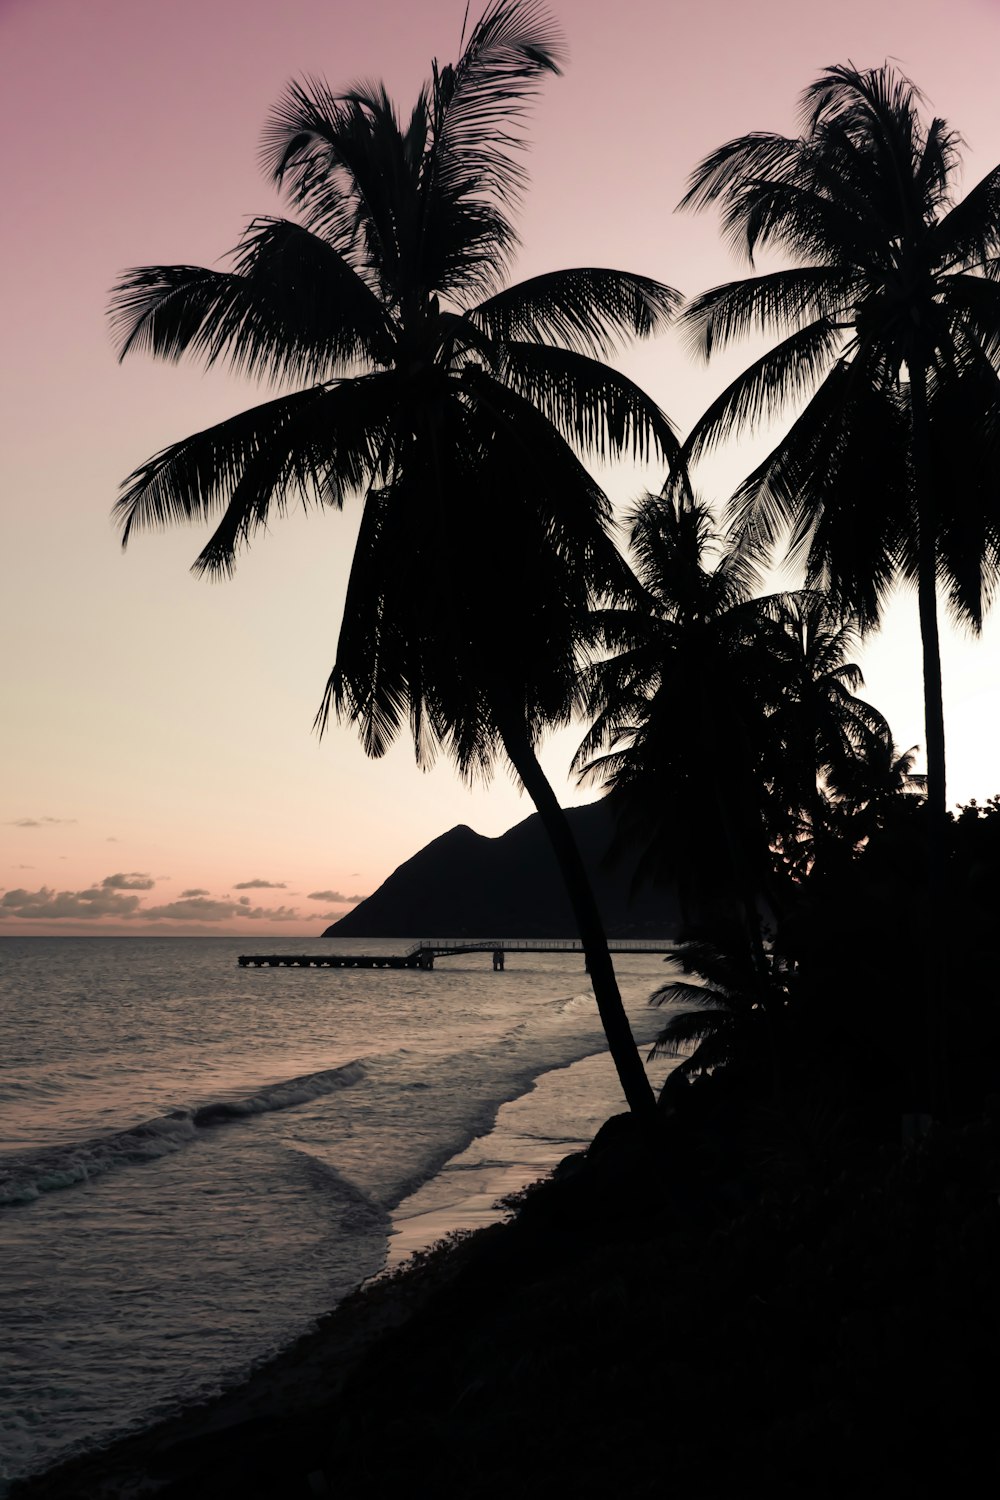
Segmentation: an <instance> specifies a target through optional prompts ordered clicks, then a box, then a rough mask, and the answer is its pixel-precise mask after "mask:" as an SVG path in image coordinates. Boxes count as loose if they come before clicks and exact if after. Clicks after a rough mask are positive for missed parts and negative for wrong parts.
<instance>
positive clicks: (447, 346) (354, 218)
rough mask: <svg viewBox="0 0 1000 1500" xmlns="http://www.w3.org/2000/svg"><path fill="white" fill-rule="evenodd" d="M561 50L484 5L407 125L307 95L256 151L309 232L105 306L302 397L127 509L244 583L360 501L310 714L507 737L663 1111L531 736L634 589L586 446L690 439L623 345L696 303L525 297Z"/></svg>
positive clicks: (348, 101) (130, 501) (274, 120)
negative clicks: (299, 522) (239, 565)
mask: <svg viewBox="0 0 1000 1500" xmlns="http://www.w3.org/2000/svg"><path fill="white" fill-rule="evenodd" d="M560 51H561V41H560V36H559V33H558V31H557V30H556V28H555V27H554V25H553V24H552V22H551V20H550V18H549V16H548V14H547V12H546V10H545V9H544V7H543V6H541V5H539V4H536V3H534V0H491V3H489V4H488V5H487V6H486V9H485V11H484V12H483V14H482V16H481V18H480V20H479V22H478V23H477V24H476V25H475V27H474V28H473V30H472V32H471V33H470V35H469V37H468V41H467V42H466V44H465V46H464V48H463V50H462V53H461V56H460V58H459V60H458V62H457V63H456V64H455V65H454V66H451V65H449V66H446V67H438V65H437V63H435V64H434V65H433V74H432V79H431V81H430V82H429V84H427V85H425V87H424V88H423V90H422V91H421V93H420V95H419V98H418V99H417V102H416V105H415V107H414V109H413V110H412V112H411V114H410V116H409V118H408V119H407V120H406V121H405V122H401V121H400V118H399V116H398V115H397V112H396V109H395V107H394V105H393V102H392V101H391V100H390V98H389V97H388V95H387V94H386V92H385V89H384V88H383V87H382V86H381V85H377V84H364V85H358V86H355V87H354V88H352V89H350V90H348V91H347V92H346V93H342V94H335V93H333V92H331V90H330V89H329V88H328V87H327V85H326V84H324V83H322V82H318V81H316V80H310V81H308V82H306V83H295V84H292V85H291V86H290V87H289V88H288V90H287V92H286V94H285V96H284V97H283V99H282V100H281V101H280V103H279V104H278V106H277V107H276V109H275V110H274V112H273V114H272V116H271V119H270V122H269V124H268V126H267V129H266V132H265V136H264V141H263V160H264V164H265V167H266V168H267V169H268V170H269V172H270V173H271V174H272V176H273V178H274V180H275V181H276V182H277V183H278V184H279V186H281V187H282V188H283V189H284V191H285V192H286V194H287V195H288V197H289V198H290V200H291V202H292V204H293V205H294V208H295V210H296V211H297V214H298V221H294V222H293V221H289V220H287V219H284V218H258V219H255V220H254V221H253V222H252V223H251V224H250V226H249V228H248V229H247V231H246V233H245V234H244V236H243V238H242V240H241V242H240V244H239V246H238V247H237V250H236V252H235V256H234V262H233V266H232V269H231V270H228V271H214V270H205V269H201V268H198V267H191V266H154V267H142V268H139V269H137V270H133V271H131V272H130V273H128V274H127V275H126V276H125V277H124V279H123V280H122V281H121V283H120V284H119V286H118V287H117V288H116V290H115V293H114V300H113V307H112V316H113V320H114V327H115V330H116V333H117V339H118V348H119V353H120V355H121V356H124V355H126V354H128V353H131V352H133V351H136V350H141V349H145V350H148V351H149V352H151V353H153V354H155V355H158V356H160V357H162V358H168V359H176V358H178V357H179V356H180V355H181V354H183V353H185V352H191V353H194V354H196V355H199V356H200V357H201V358H202V359H203V360H204V361H205V362H207V363H209V364H211V363H213V362H214V361H216V360H218V359H222V358H225V359H227V360H228V361H229V362H230V364H231V365H233V366H234V367H235V368H236V369H237V370H240V371H245V372H247V373H249V374H251V375H256V376H262V377H265V378H271V379H276V380H278V381H281V382H284V383H286V384H289V383H290V384H293V385H294V386H295V387H297V388H296V389H294V390H292V391H290V392H287V393H282V394H279V395H278V396H276V397H275V398H274V399H271V400H268V401H266V402H264V403H263V404H262V405H258V406H255V407H254V408H252V409H251V410H250V411H248V412H245V413H243V414H241V415H239V416H236V417H233V418H231V419H229V420H228V421H225V422H222V423H220V424H219V425H218V426H215V427H212V428H210V429H208V430H206V431H204V432H200V433H196V434H195V435H194V436H192V437H189V438H186V439H184V440H183V441H182V442H179V443H176V444H174V445H172V446H171V447H168V448H166V449H164V450H163V451H162V452H161V453H158V454H156V455H155V456H154V457H153V458H152V459H150V460H149V461H148V462H147V463H146V464H144V465H143V466H142V467H141V468H139V469H137V470H136V471H135V472H134V473H133V474H132V475H131V476H130V477H129V478H128V479H127V480H126V482H125V484H124V486H123V492H122V494H121V497H120V499H119V501H118V504H117V508H116V509H117V516H118V519H119V521H120V522H121V525H122V535H123V542H124V543H127V542H128V540H129V537H130V536H131V534H132V532H133V531H134V530H135V529H136V528H137V527H148V526H153V527H159V526H163V525H166V524H168V523H172V522H176V521H188V520H202V519H204V518H207V517H208V516H210V515H212V514H214V513H217V512H220V511H221V516H220V518H219V519H218V524H217V526H216V529H215V531H214V533H213V534H212V536H211V538H210V540H209V541H208V543H207V544H206V546H205V547H204V548H203V550H202V552H201V554H200V556H199V557H198V559H197V562H196V564H195V568H196V570H205V571H208V572H214V573H219V572H222V573H226V572H229V571H230V570H231V569H232V567H233V562H234V558H235V555H236V553H237V551H238V549H239V548H240V546H241V545H242V544H244V543H245V542H247V541H248V540H249V539H250V538H251V537H252V536H253V535H254V534H255V533H256V532H257V531H258V530H259V529H260V528H261V527H262V526H264V524H265V523H266V521H267V519H268V517H269V516H270V515H271V514H272V513H275V512H276V513H278V514H280V513H282V512H283V511H284V510H285V509H286V508H287V507H288V505H289V503H290V502H291V501H292V500H299V501H301V502H302V503H303V504H304V505H306V506H312V505H321V506H322V505H326V506H335V507H338V508H339V507H340V506H341V505H342V504H343V502H344V499H345V497H346V496H347V495H349V494H352V493H357V494H360V495H362V496H363V497H364V508H363V514H362V519H361V526H360V532H359V536H358V540H357V545H356V549H355V553H354V559H353V564H352V568H351V573H350V578H349V583H348V589H347V596H346V602H345V608H344V616H343V623H342V626H341V630H340V636H339V641H338V645H337V652H336V659H335V663H334V667H333V671H332V673H331V675H330V678H329V682H328V684H327V689H326V694H325V697H324V700H323V703H322V706H321V709H320V712H319V714H318V715H317V725H318V728H319V729H320V731H321V732H322V730H323V729H324V728H325V726H326V724H327V721H328V717H329V715H330V713H331V712H333V713H335V714H336V715H338V716H339V717H341V718H342V719H345V720H347V721H349V722H351V723H353V724H355V725H356V726H357V727H358V729H359V732H360V734H361V738H362V742H363V744H364V747H365V749H366V751H367V752H368V753H369V754H370V755H372V756H379V755H382V754H383V753H384V752H385V750H386V749H387V747H388V746H389V744H390V743H391V742H392V741H393V739H394V738H395V737H396V735H397V734H398V733H399V731H400V729H401V728H402V726H403V725H404V724H405V723H406V722H407V721H408V722H409V725H410V728H411V730H412V733H413V739H414V744H415V748H416V754H417V759H418V763H421V764H427V763H429V761H430V760H431V759H432V758H433V756H434V754H435V752H436V751H437V750H438V749H440V748H444V749H445V750H446V751H447V752H448V753H450V754H451V755H452V756H453V757H454V759H455V761H456V763H457V765H458V768H459V770H460V772H461V774H463V775H464V776H466V777H470V778H471V777H474V776H476V775H487V774H489V772H490V770H491V769H492V767H493V765H494V763H495V761H496V758H497V756H498V754H499V753H500V752H501V751H503V752H505V753H506V755H507V757H508V758H509V760H510V763H511V764H512V766H513V767H514V769H515V771H516V773H517V775H518V776H519V777H520V779H521V781H522V783H523V784H524V786H525V787H526V789H527V791H528V793H529V795H530V796H531V797H532V799H533V801H534V803H535V805H536V807H537V808H538V811H539V813H540V815H541V817H542V819H543V822H544V824H545V826H546V828H547V830H548V833H549V836H550V839H551V841H552V844H553V848H554V851H555V854H556V857H557V860H558V863H559V867H560V870H561V873H562V876H563V879H564V880H565V883H566V886H567V890H568V894H569V897H570V901H571V904H572V908H573V911H574V914H575V918H576V921H577V923H578V926H579V930H580V935H581V939H582V942H583V946H584V949H585V951H586V955H587V961H588V966H589V969H590V974H591V978H592V982H593V986H594V992H595V996H596V998H597V1003H598V1007H599V1010H600V1014H601V1018H602V1021H603V1024H604V1027H605V1031H606V1033H607V1036H608V1042H609V1046H610V1050H611V1052H612V1054H613V1057H614V1061H615V1064H616V1066H617V1068H618V1073H619V1076H620V1078H621V1081H622V1086H623V1089H624V1092H625V1095H626V1098H627V1100H628V1102H629V1104H630V1106H631V1107H632V1109H633V1110H636V1111H639V1112H642V1113H644V1114H646V1115H647V1116H648V1115H650V1114H651V1111H652V1108H653V1098H652V1093H651V1091H650V1088H649V1084H648V1082H647V1080H646V1076H645V1072H644V1070H643V1067H642V1063H641V1060H640V1058H639V1055H638V1052H637V1051H636V1048H635V1044H634V1041H633V1039H632V1035H631V1032H630V1030H629V1026H628V1022H627V1018H626V1016H625V1012H624V1009H623V1007H622V1003H621V998H620V995H619V991H618V986H617V981H616V979H615V974H614V969H613V966H612V963H611V958H610V955H609V952H608V946H607V942H606V939H605V935H604V932H603V927H602V924H601V920H600V916H599V913H598V910H597V906H596V903H595V900H594V897H593V894H592V891H591V888H590V884H589V881H588V878H587V876H586V873H585V870H584V867H583V864H582V862H581V860H580V857H579V853H578V851H577V849H576V846H575V843H574V840H573V837H572V833H571V831H570V829H569V826H568V824H567V823H566V820H565V818H564V816H563V814H562V811H561V809H560V808H559V805H558V802H557V800H556V798H555V795H554V793H553V792H552V789H551V787H550V786H549V784H548V782H547V781H546V779H545V776H544V774H543V772H542V770H541V768H540V766H539V763H538V760H537V756H536V745H537V742H538V739H539V736H540V735H541V733H542V732H543V730H544V729H545V728H547V727H548V726H550V725H553V724H558V723H560V722H563V721H565V720H566V719H567V718H568V717H569V714H570V712H571V709H572V707H573V703H574V694H575V691H576V688H575V680H576V671H577V662H578V650H579V647H580V644H581V641H582V638H583V634H584V627H585V621H586V613H587V609H588V606H589V605H590V602H591V600H592V598H593V597H599V598H600V597H605V596H607V595H608V594H612V595H614V594H615V593H617V592H620V590H621V588H622V586H623V581H622V580H623V576H624V570H623V565H622V562H621V559H620V557H619V555H618V553H617V550H616V548H615V546H614V544H613V542H612V541H611V539H610V537H609V535H608V531H607V527H608V523H609V520H610V513H609V506H608V502H607V500H606V498H605V496H604V494H603V492H602V491H601V489H600V488H599V486H598V485H597V484H596V483H595V482H594V480H593V479H592V478H591V476H590V475H589V473H588V472H587V470H586V469H585V467H584V465H583V463H582V461H581V458H580V457H579V456H578V454H583V455H586V454H596V455H598V456H601V457H604V456H606V455H609V454H615V453H620V452H623V451H631V452H632V453H633V454H636V455H647V454H652V455H654V456H655V455H664V456H665V457H666V458H667V459H668V460H671V459H672V458H673V457H674V456H675V455H676V452H677V443H676V440H675V437H674V434H673V431H672V429H671V426H670V424H669V422H668V421H667V419H666V418H665V416H664V415H663V413H662V412H661V411H660V410H659V408H658V407H657V406H656V405H655V404H654V403H653V402H652V401H650V400H649V399H648V398H647V397H646V396H645V395H644V394H643V393H642V392H641V391H640V390H639V389H638V388H637V387H636V386H635V385H634V384H633V383H632V382H630V381H629V380H628V379H626V378H625V377H624V376H623V375H621V374H619V373H618V372H617V371H615V370H614V369H612V368H610V367H609V366H608V365H607V364H606V363H605V360H606V358H607V357H608V356H609V355H610V354H611V353H612V352H613V351H614V349H615V348H616V347H618V346H619V345H620V343H621V342H622V341H623V340H625V339H629V338H632V337H646V336H648V335H651V334H653V333H655V332H656V331H657V330H659V329H660V328H662V327H663V326H664V325H665V324H666V322H667V321H668V320H669V318H670V317H671V315H672V313H673V312H674V311H675V309H676V307H677V306H678V305H679V300H680V299H679V298H678V296H677V294H676V293H675V292H674V291H672V290H671V289H670V288H669V287H666V286H664V285H662V284H660V283H658V282H656V281H652V280H649V279H648V278H644V277H641V276H634V275H629V274H627V273H624V272H619V271H613V270H604V269H594V268H582V269H576V270H567V271H559V272H554V273H552V274H549V275H543V276H538V277H535V278H533V279H531V280H528V281H525V282H522V283H520V284H518V285H514V286H505V285H504V280H505V272H506V270H507V267H508V266H509V263H510V260H511V258H512V255H513V253H514V250H515V249H516V246H517V237H516V233H515V230H514V214H515V211H516V208H517V205H518V202H519V199H520V195H521V193H522V191H523V189H524V186H525V173H524V168H523V165H522V163H521V162H520V160H519V159H518V151H519V149H520V147H521V146H522V145H523V139H522V135H521V130H520V126H521V122H522V117H523V114H524V111H525V109H526V106H527V104H528V103H529V102H530V100H531V97H532V95H533V93H534V92H535V90H536V88H537V87H538V84H539V82H540V80H541V79H542V78H543V76H544V75H545V74H547V73H554V72H558V71H559V68H558V61H559V58H560Z"/></svg>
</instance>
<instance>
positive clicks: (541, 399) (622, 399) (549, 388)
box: [500, 340, 680, 463]
mask: <svg viewBox="0 0 1000 1500" xmlns="http://www.w3.org/2000/svg"><path fill="white" fill-rule="evenodd" d="M500 376H501V378H502V380H503V381H504V383H505V384H507V385H509V386H510V388H511V390H513V391H516V392H517V393H518V395H520V396H522V397H524V398H525V399H526V400H527V401H530V403H531V404H532V406H534V407H535V408H536V409H537V410H538V411H540V412H542V413H543V414H544V415H545V417H546V419H547V420H548V421H549V422H551V423H552V425H553V427H555V429H556V431H557V432H559V433H561V434H562V436H563V437H564V438H565V439H566V440H567V441H568V442H570V443H572V444H574V446H575V447H577V448H579V449H580V451H581V452H583V453H588V454H594V455H596V456H597V457H600V458H606V457H611V456H614V455H617V454H621V453H629V454H631V455H632V456H633V457H634V458H639V459H647V458H653V457H658V458H663V459H665V460H666V461H667V462H668V463H673V462H676V461H677V460H678V458H679V454H680V443H679V441H678V439H677V436H676V433H675V431H674V428H673V424H672V423H671V422H670V420H669V418H668V417H667V416H666V415H665V414H664V413H663V412H662V411H661V410H660V408H659V406H657V404H656V402H655V401H653V400H652V399H651V398H650V397H649V396H647V395H646V393H645V392H644V391H642V390H641V389H640V388H639V386H637V385H636V384H635V382H634V381H631V380H629V379H628V377H627V376H625V375H622V374H621V373H620V372H619V371H618V370H614V369H612V368H611V367H610V366H609V365H605V364H603V363H601V362H600V361H599V360H594V359H589V358H588V357H587V356H586V355H584V354H578V353H576V351H575V350H571V349H559V348H554V347H552V346H549V345H542V344H529V343H521V342H519V341H516V340H512V341H511V342H510V343H509V344H507V345H506V346H505V349H504V358H503V362H502V366H501V370H500Z"/></svg>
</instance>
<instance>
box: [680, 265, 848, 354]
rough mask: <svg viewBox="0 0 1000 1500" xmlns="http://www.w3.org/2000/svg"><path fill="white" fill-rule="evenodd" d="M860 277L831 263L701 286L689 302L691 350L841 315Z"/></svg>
mask: <svg viewBox="0 0 1000 1500" xmlns="http://www.w3.org/2000/svg"><path fill="white" fill-rule="evenodd" d="M856 290H857V278H856V276H855V275H854V274H853V273H852V272H847V273H845V272H842V271H831V270H830V269H829V268H828V267H826V266H805V267H802V268H797V269H794V270H787V271H776V272H773V273H772V274H771V275H768V276H751V277H747V278H745V279H744V280H742V281H731V282H727V283H726V284H725V285H723V286H717V287H713V288H712V289H711V290H710V291H707V292H702V293H701V294H700V296H698V297H694V298H692V299H691V301H690V302H688V303H687V305H686V306H685V308H684V310H683V312H682V314H681V326H682V329H683V332H684V336H685V342H686V343H687V344H688V346H689V348H690V349H691V350H692V352H695V353H698V354H700V355H702V356H703V357H704V358H706V359H707V358H708V357H709V356H710V355H711V354H712V353H713V352H714V351H715V349H716V347H718V346H725V345H726V344H728V343H729V342H731V341H732V340H733V339H740V338H748V337H750V336H751V335H752V334H754V333H770V332H772V331H773V330H774V329H776V328H778V329H790V330H792V331H798V330H799V329H800V327H801V326H802V325H803V324H807V325H811V324H812V323H814V322H816V321H820V320H825V321H827V322H833V321H837V320H838V319H839V318H840V317H841V316H842V315H843V313H844V310H845V308H846V307H847V306H848V305H849V299H850V296H851V293H852V291H856Z"/></svg>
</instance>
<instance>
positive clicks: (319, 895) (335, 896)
mask: <svg viewBox="0 0 1000 1500" xmlns="http://www.w3.org/2000/svg"><path fill="white" fill-rule="evenodd" d="M364 899H365V898H364V896H344V895H342V894H341V892H340V891H310V892H309V900H310V901H335V902H338V903H339V904H340V905H342V906H353V905H354V903H355V902H356V901H364Z"/></svg>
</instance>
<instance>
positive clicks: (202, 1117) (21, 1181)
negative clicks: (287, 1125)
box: [0, 1059, 365, 1208]
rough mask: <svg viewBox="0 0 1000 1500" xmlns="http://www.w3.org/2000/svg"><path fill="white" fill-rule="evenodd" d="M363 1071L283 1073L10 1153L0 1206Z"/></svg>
mask: <svg viewBox="0 0 1000 1500" xmlns="http://www.w3.org/2000/svg"><path fill="white" fill-rule="evenodd" d="M364 1076H365V1068H364V1064H363V1063H361V1062H360V1061H358V1060H357V1059H356V1060H355V1061H354V1062H350V1063H346V1064H345V1065H344V1066H343V1067H340V1068H329V1069H327V1070H326V1071H323V1072H318V1073H307V1074H304V1075H302V1076H301V1077H298V1078H286V1079H283V1080H281V1081H280V1082H278V1083H274V1084H271V1085H270V1086H269V1087H267V1088H264V1089H260V1090H258V1091H257V1092H256V1093H254V1094H251V1095H249V1096H246V1097H244V1098H238V1099H216V1100H212V1101H210V1102H209V1103H207V1104H202V1105H199V1106H196V1107H194V1108H190V1109H177V1110H172V1111H171V1112H170V1114H168V1115H158V1116H157V1117H156V1118H155V1119H152V1120H144V1121H143V1122H142V1123H141V1124H139V1125H134V1126H132V1127H130V1128H129V1129H128V1130H120V1131H116V1132H115V1133H114V1134H112V1135H108V1136H103V1137H99V1138H97V1139H94V1140H88V1141H80V1142H74V1143H71V1144H68V1145H64V1146H54V1147H47V1148H45V1149H44V1150H42V1151H38V1152H34V1153H31V1154H26V1155H24V1156H16V1157H13V1158H8V1160H7V1162H6V1164H5V1166H4V1167H3V1168H2V1169H0V1207H3V1208H14V1207H18V1206H20V1205H23V1204H25V1203H33V1202H34V1201H35V1199H36V1198H39V1197H40V1196H41V1194H43V1193H51V1192H55V1191H57V1190H58V1189H60V1188H67V1187H73V1186H75V1185H76V1184H77V1183H81V1182H89V1181H90V1180H91V1179H93V1178H94V1177H100V1176H102V1175H103V1174H104V1173H105V1172H109V1171H113V1170H115V1169H116V1168H118V1167H126V1166H137V1165H140V1164H142V1163H144V1162H153V1161H158V1160H159V1159H160V1158H162V1157H164V1156H167V1155H170V1154H171V1153H172V1152H174V1151H179V1150H181V1149H182V1148H183V1147H184V1146H186V1145H188V1144H189V1142H191V1141H193V1140H195V1139H196V1137H197V1135H198V1133H199V1131H201V1130H204V1129H207V1128H214V1127H215V1126H218V1125H224V1124H229V1123H233V1122H236V1121H239V1120H245V1119H248V1118H250V1117H252V1116H254V1115H262V1114H270V1113H272V1112H273V1111H276V1110H281V1109H292V1108H294V1107H295V1106H296V1105H300V1104H306V1103H309V1102H310V1101H311V1100H313V1099H319V1098H321V1097H323V1096H324V1095H327V1094H332V1093H334V1092H336V1090H337V1089H342V1088H348V1087H349V1086H350V1085H351V1084H354V1083H357V1082H358V1081H359V1080H360V1079H362V1078H363V1077H364Z"/></svg>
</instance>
